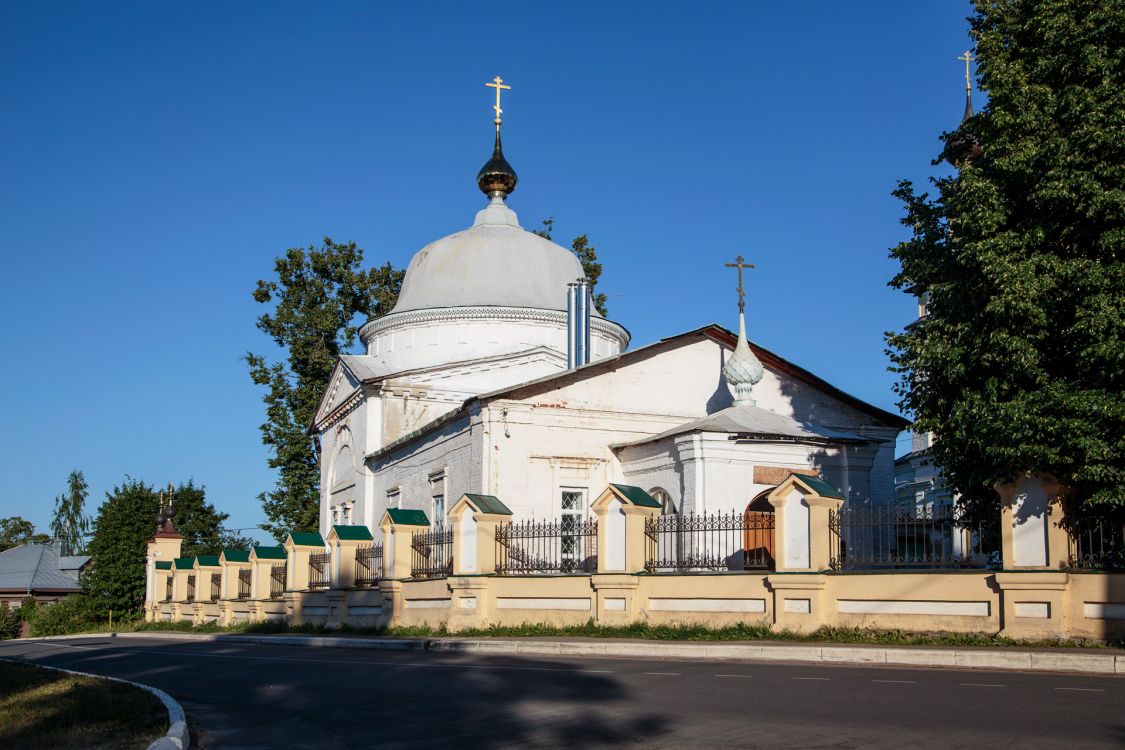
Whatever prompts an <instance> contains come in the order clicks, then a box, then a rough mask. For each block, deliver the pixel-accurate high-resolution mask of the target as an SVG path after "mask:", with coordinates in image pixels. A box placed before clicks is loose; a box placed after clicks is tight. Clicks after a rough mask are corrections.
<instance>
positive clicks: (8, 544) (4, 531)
mask: <svg viewBox="0 0 1125 750" xmlns="http://www.w3.org/2000/svg"><path fill="white" fill-rule="evenodd" d="M49 541H51V538H50V537H49V536H47V535H46V534H37V533H35V524H33V523H32V522H31V521H28V520H27V519H26V518H21V517H20V516H11V517H9V518H0V552H3V551H4V550H6V549H11V548H12V547H18V546H20V545H21V544H27V543H28V542H38V543H40V544H42V543H44V542H49Z"/></svg>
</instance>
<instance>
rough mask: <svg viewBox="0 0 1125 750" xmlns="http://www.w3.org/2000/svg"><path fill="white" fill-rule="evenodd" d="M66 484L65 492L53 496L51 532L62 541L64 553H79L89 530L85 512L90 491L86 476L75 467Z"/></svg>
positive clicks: (88, 519)
mask: <svg viewBox="0 0 1125 750" xmlns="http://www.w3.org/2000/svg"><path fill="white" fill-rule="evenodd" d="M66 485H67V486H66V493H65V494H63V495H59V496H58V497H56V498H55V514H54V516H53V517H52V518H51V533H52V534H53V535H54V537H55V539H58V540H59V541H60V542H61V543H62V551H63V554H64V555H80V554H82V547H83V544H84V542H85V540H86V534H88V533H89V531H90V518H89V517H88V516H87V515H86V513H85V510H86V498H87V497H89V495H90V492H89V487H88V486H87V485H86V477H85V476H84V475H83V474H82V472H81V471H79V470H77V469H75V470H74V471H72V472H70V476H69V477H68V478H67V482H66Z"/></svg>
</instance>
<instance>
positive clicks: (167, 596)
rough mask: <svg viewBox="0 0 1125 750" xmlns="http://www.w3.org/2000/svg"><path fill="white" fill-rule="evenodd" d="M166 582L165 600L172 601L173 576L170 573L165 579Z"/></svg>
mask: <svg viewBox="0 0 1125 750" xmlns="http://www.w3.org/2000/svg"><path fill="white" fill-rule="evenodd" d="M165 583H166V586H165V588H164V601H166V602H170V601H172V576H171V575H169V576H168V578H166V579H165Z"/></svg>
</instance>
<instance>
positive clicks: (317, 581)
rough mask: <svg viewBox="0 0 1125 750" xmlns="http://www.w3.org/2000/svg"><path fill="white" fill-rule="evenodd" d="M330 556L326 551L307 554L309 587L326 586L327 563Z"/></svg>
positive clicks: (320, 587) (324, 587)
mask: <svg viewBox="0 0 1125 750" xmlns="http://www.w3.org/2000/svg"><path fill="white" fill-rule="evenodd" d="M331 560H332V556H331V555H330V554H328V553H327V552H314V553H313V554H311V555H309V588H310V589H326V588H328V564H329V562H330V561H331Z"/></svg>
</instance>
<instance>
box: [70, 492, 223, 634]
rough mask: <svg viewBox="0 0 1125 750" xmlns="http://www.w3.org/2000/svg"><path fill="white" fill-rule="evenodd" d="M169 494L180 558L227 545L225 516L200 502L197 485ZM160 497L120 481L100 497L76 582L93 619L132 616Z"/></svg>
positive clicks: (142, 591) (141, 591)
mask: <svg viewBox="0 0 1125 750" xmlns="http://www.w3.org/2000/svg"><path fill="white" fill-rule="evenodd" d="M170 491H171V492H172V496H173V498H174V502H173V507H174V508H175V511H176V515H175V524H176V529H177V530H178V531H180V533H182V534H183V535H184V544H183V548H182V552H181V554H182V555H183V556H184V557H191V556H194V555H199V554H216V553H218V552H219V550H221V549H222V548H223V547H224V545H225V544H228V543H230V542H231V541H232V534H231V532H228V531H227V530H226V529H225V528H224V527H223V521H225V520H226V518H227V515H226V514H225V513H219V512H217V511H216V510H215V508H214V507H213V506H212V505H211V504H210V503H208V502H207V501H206V499H205V496H204V489H203V487H197V486H196V485H195V484H194V483H193V482H191V481H189V482H187V483H186V484H180V485H179V486H178V487H174V488H170ZM161 497H162V493H161V492H159V491H158V490H156V489H155V488H154V487H152V486H150V485H148V484H145V483H144V482H142V481H140V480H137V479H132V478H130V477H126V479H125V481H124V482H122V483H121V484H120V485H119V486H117V487H114V488H113V491H112V492H107V493H106V499H105V502H104V503H102V504H101V506H100V507H99V508H98V514H97V517H96V518H95V519H94V533H93V536H92V537H91V539H90V544H89V547H88V548H87V553H88V554H90V555H92V556H93V560H92V562H91V565H90V568H89V570H88V571H87V572H86V574H85V575H84V576H83V579H82V583H83V587H84V588H85V589H86V591H87V593H88V594H89V596H90V601H91V603H92V607H93V608H94V610H95V611H96V613H97V614H98V615H99V616H104V615H105V614H106V613H108V612H109V611H110V610H113V611H114V612H117V613H123V612H133V611H136V610H137V609H138V608H139V607H140V606H141V604H142V603H143V602H144V595H145V551H146V547H147V542H148V540H149V539H151V538H152V536H153V534H154V533H155V532H156V520H155V519H156V515H157V513H158V512H159V511H160V507H161ZM233 541H235V542H237V541H238V540H237V538H236V539H234V540H233Z"/></svg>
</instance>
